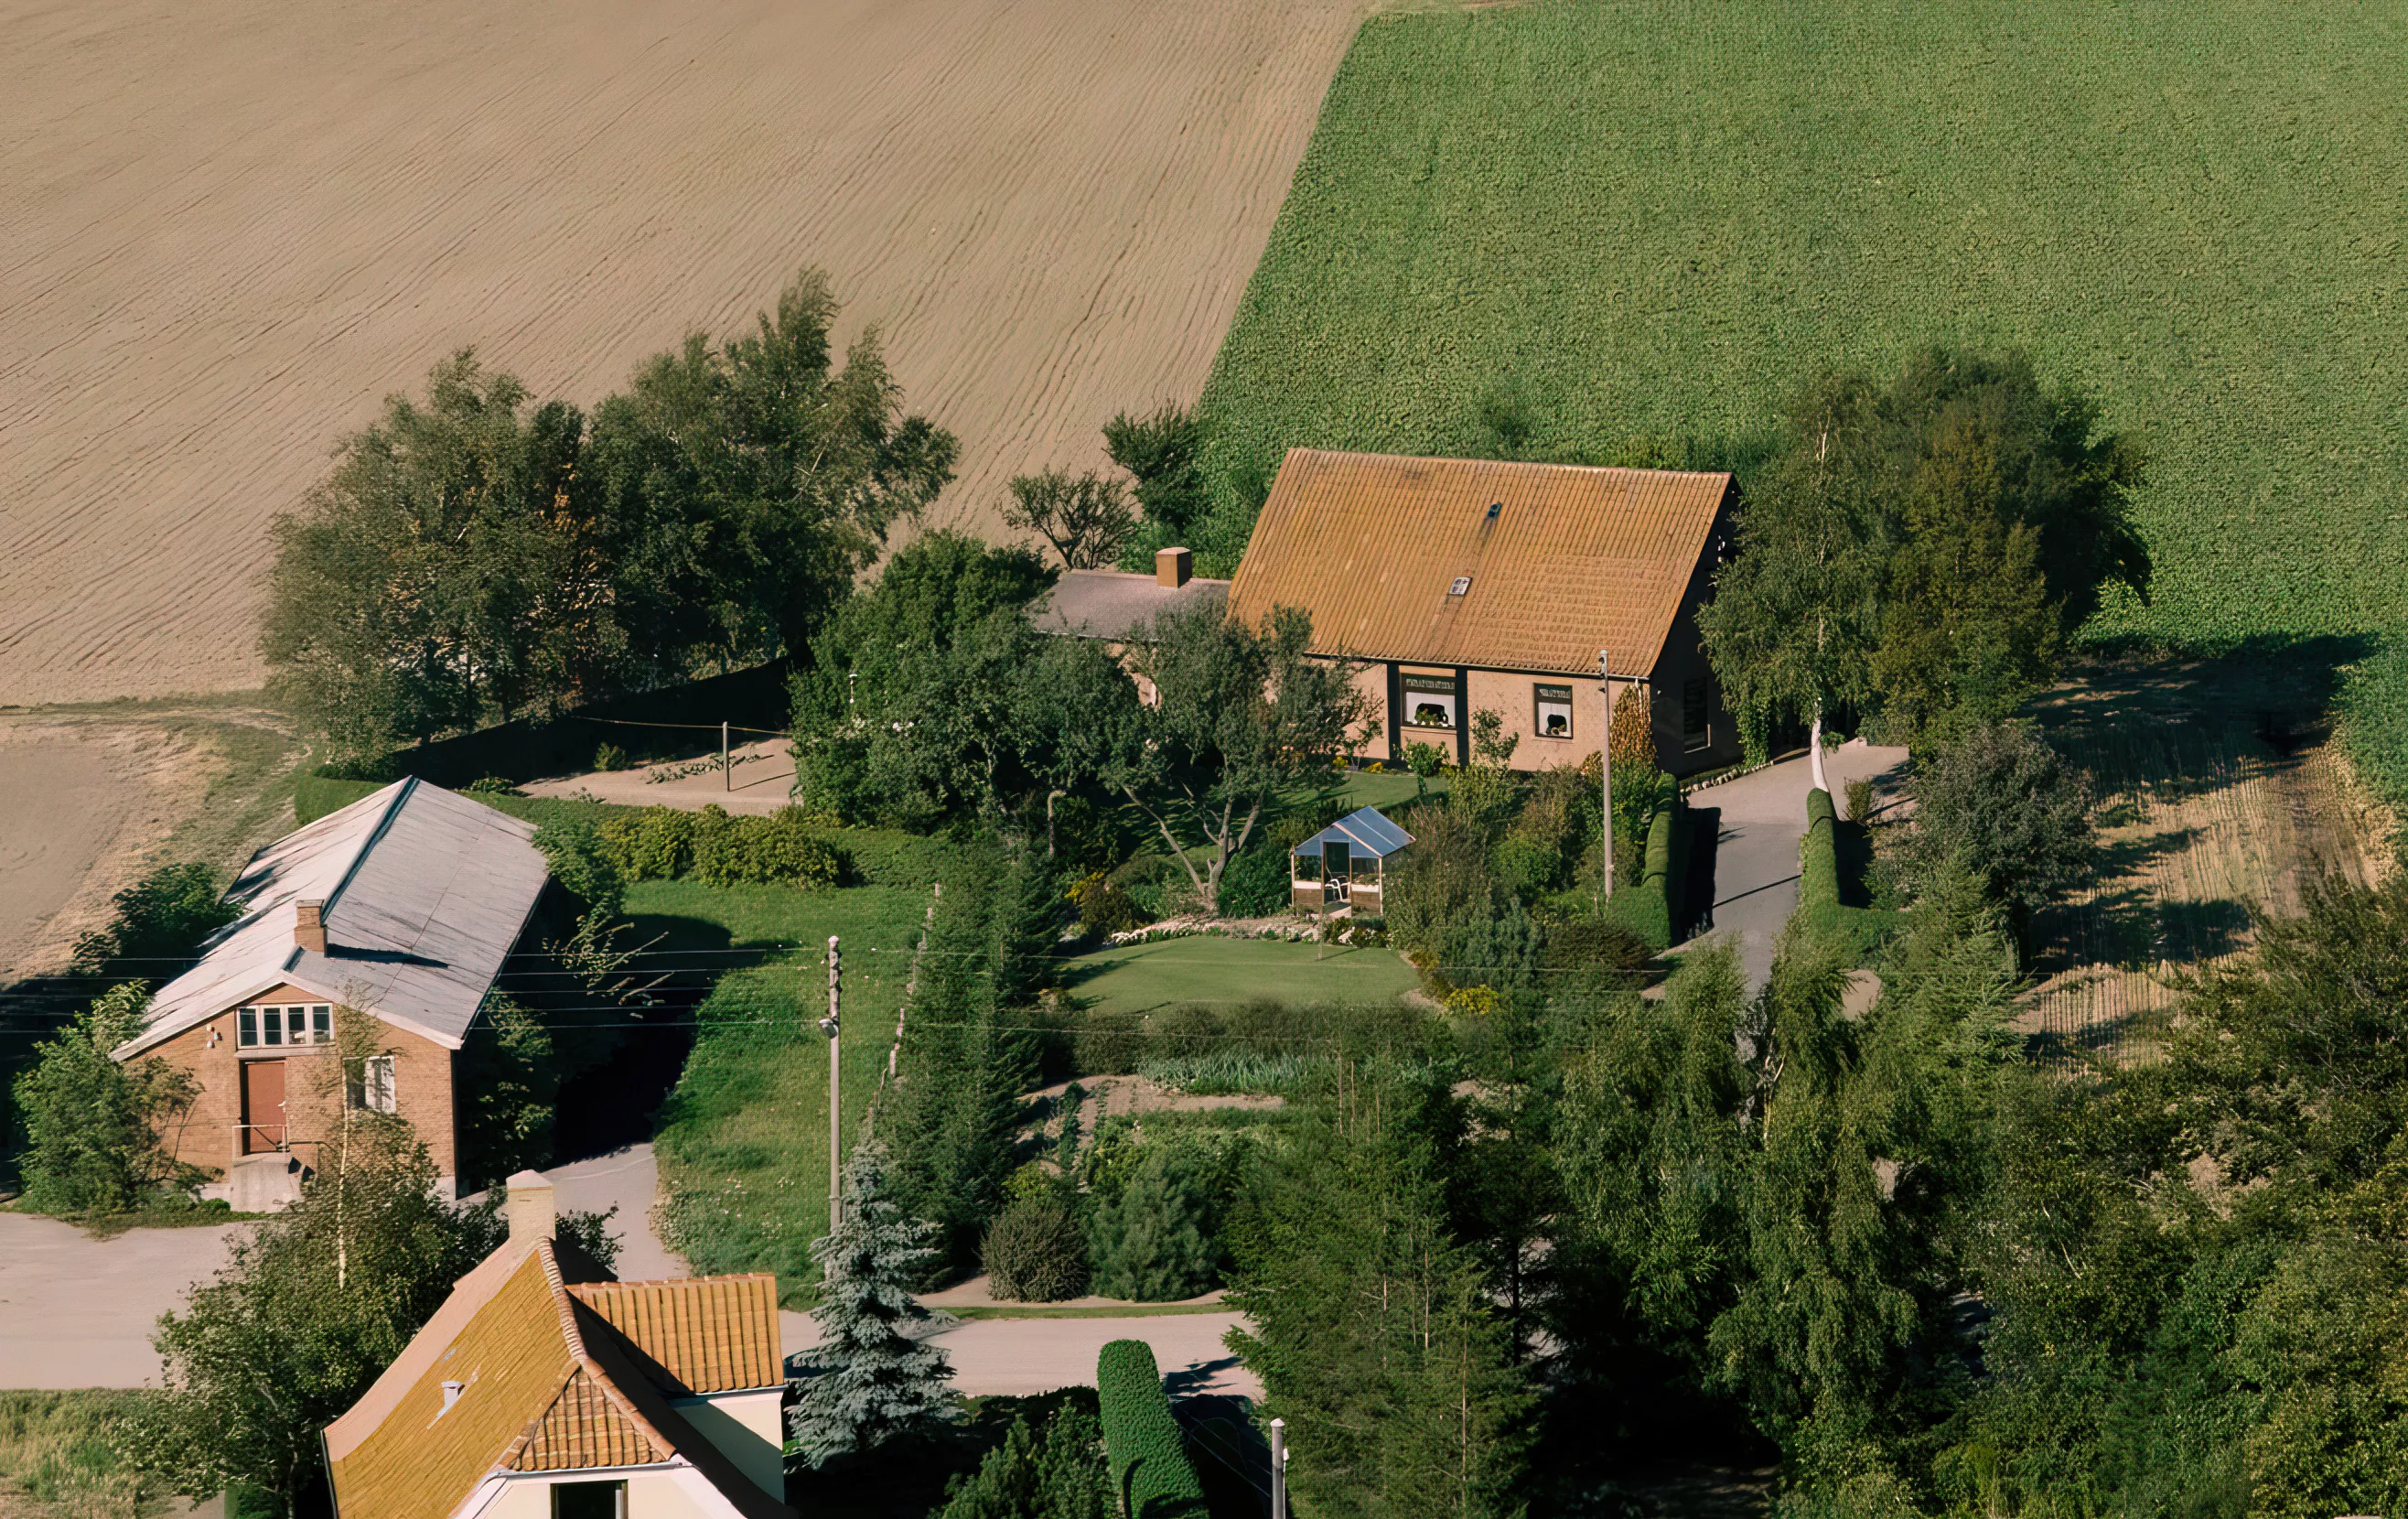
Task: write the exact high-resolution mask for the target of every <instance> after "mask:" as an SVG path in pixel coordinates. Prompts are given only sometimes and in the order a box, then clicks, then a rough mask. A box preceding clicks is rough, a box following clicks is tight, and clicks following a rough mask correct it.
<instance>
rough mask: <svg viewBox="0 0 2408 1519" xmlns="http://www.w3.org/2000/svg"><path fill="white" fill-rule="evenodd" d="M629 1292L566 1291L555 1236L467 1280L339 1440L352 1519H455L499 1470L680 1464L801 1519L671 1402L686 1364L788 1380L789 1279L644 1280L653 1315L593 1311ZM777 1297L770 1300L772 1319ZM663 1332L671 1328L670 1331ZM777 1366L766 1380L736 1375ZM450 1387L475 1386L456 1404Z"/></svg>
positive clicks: (636, 1291)
mask: <svg viewBox="0 0 2408 1519" xmlns="http://www.w3.org/2000/svg"><path fill="white" fill-rule="evenodd" d="M617 1285H618V1284H616V1283H574V1284H571V1283H566V1282H564V1281H563V1280H562V1277H561V1268H560V1261H559V1257H558V1256H557V1255H556V1254H554V1253H553V1250H552V1242H551V1241H550V1240H538V1241H536V1242H535V1244H534V1246H533V1247H532V1248H530V1247H529V1246H527V1245H526V1244H524V1243H523V1242H519V1241H509V1242H506V1243H505V1244H503V1246H502V1247H501V1248H500V1249H498V1250H496V1251H495V1253H494V1254H492V1255H491V1256H489V1257H487V1259H486V1260H485V1261H484V1263H483V1264H481V1265H480V1266H479V1267H478V1268H476V1269H475V1270H473V1271H471V1272H469V1273H468V1275H466V1276H465V1277H463V1278H461V1279H460V1282H459V1283H458V1284H457V1285H456V1286H455V1287H454V1288H453V1289H452V1296H451V1297H450V1298H448V1299H447V1300H446V1301H445V1302H444V1304H443V1306H442V1307H441V1308H440V1309H438V1310H437V1311H436V1313H435V1316H434V1317H433V1318H432V1319H430V1320H429V1321H428V1322H427V1324H426V1326H425V1327H424V1328H423V1329H421V1330H420V1331H419V1332H418V1334H417V1336H416V1337H415V1338H413V1339H412V1340H411V1341H410V1343H409V1347H408V1348H407V1349H405V1350H404V1351H403V1353H402V1354H401V1355H400V1356H398V1357H396V1358H395V1360H394V1363H393V1365H392V1366H390V1367H388V1368H386V1369H385V1373H384V1375H383V1376H381V1377H380V1378H379V1379H378V1380H377V1383H376V1385H375V1386H373V1387H371V1388H370V1389H369V1391H368V1393H367V1394H366V1396H365V1397H362V1398H361V1399H360V1401H359V1403H358V1404H357V1405H355V1406H354V1407H353V1408H352V1409H351V1412H348V1413H346V1414H344V1415H343V1417H342V1418H340V1419H338V1420H337V1421H336V1422H335V1423H334V1424H333V1425H331V1426H328V1428H327V1430H326V1455H327V1458H328V1462H329V1464H330V1466H331V1467H332V1469H333V1472H334V1480H335V1494H336V1502H337V1512H339V1513H340V1515H341V1516H342V1519H444V1516H445V1515H447V1514H449V1513H451V1512H452V1511H453V1510H454V1509H456V1508H457V1507H458V1506H459V1505H460V1503H461V1502H462V1501H463V1500H464V1499H466V1498H467V1497H468V1496H469V1494H470V1493H472V1492H473V1491H475V1489H476V1487H477V1485H478V1483H480V1482H482V1481H483V1480H484V1479H485V1478H486V1477H487V1476H488V1475H490V1474H492V1473H495V1472H497V1471H570V1470H583V1469H594V1468H598V1467H623V1466H644V1465H653V1464H658V1463H661V1462H667V1461H672V1460H680V1459H682V1460H684V1461H686V1462H690V1463H691V1464H692V1465H693V1466H694V1467H695V1468H696V1469H697V1470H699V1471H700V1473H701V1474H702V1475H703V1476H704V1477H706V1478H707V1479H709V1480H710V1483H711V1484H712V1485H713V1486H715V1487H717V1488H719V1489H720V1491H721V1492H722V1493H724V1494H725V1495H726V1497H727V1498H728V1499H729V1500H730V1502H731V1504H732V1505H733V1506H734V1507H735V1508H736V1509H737V1510H738V1512H742V1513H743V1514H745V1515H746V1516H747V1519H793V1511H792V1510H790V1509H788V1508H786V1507H785V1506H784V1505H783V1504H781V1503H779V1502H778V1501H776V1500H775V1499H774V1498H771V1497H770V1496H769V1495H768V1494H766V1493H763V1492H762V1491H761V1490H760V1489H759V1488H757V1487H755V1486H753V1483H751V1482H749V1481H747V1480H746V1479H745V1478H744V1477H743V1475H742V1474H741V1473H740V1472H738V1470H737V1469H736V1468H735V1466H734V1464H733V1463H732V1462H731V1461H730V1460H729V1459H728V1458H727V1457H726V1456H725V1455H723V1454H722V1453H721V1452H720V1451H719V1450H718V1448H717V1447H715V1446H713V1445H712V1444H711V1443H710V1441H709V1440H705V1439H703V1438H702V1437H700V1436H698V1435H697V1434H695V1431H694V1428H693V1426H690V1425H689V1424H688V1423H687V1422H686V1421H685V1419H684V1418H683V1416H682V1415H681V1414H679V1413H678V1412H676V1411H675V1410H674V1409H673V1408H671V1407H670V1405H669V1402H668V1399H669V1398H670V1397H682V1396H685V1391H686V1389H685V1387H683V1386H682V1385H681V1384H680V1383H678V1382H677V1381H675V1380H674V1379H664V1378H663V1377H662V1376H661V1374H660V1369H662V1368H667V1367H669V1366H685V1367H690V1368H695V1369H696V1371H695V1374H697V1375H703V1376H704V1380H706V1381H710V1380H711V1378H710V1376H709V1375H708V1374H706V1373H705V1372H704V1371H703V1370H702V1369H703V1368H717V1369H721V1372H722V1375H721V1376H720V1378H719V1380H718V1381H717V1382H716V1383H715V1384H714V1385H712V1386H710V1387H708V1388H702V1387H696V1388H695V1389H693V1390H695V1391H714V1392H715V1391H729V1390H735V1389H738V1388H740V1387H765V1386H775V1385H777V1383H779V1381H780V1369H779V1362H778V1340H777V1333H778V1328H777V1314H776V1311H775V1307H774V1299H775V1293H776V1279H775V1278H774V1277H769V1276H749V1277H716V1278H703V1279H699V1280H695V1281H689V1282H652V1283H634V1284H630V1285H629V1286H628V1287H626V1288H623V1289H621V1290H622V1291H623V1292H626V1293H628V1294H630V1300H631V1301H636V1302H641V1303H644V1304H646V1305H648V1308H649V1311H650V1318H649V1321H648V1322H646V1323H631V1324H630V1325H629V1326H626V1327H618V1326H614V1325H613V1324H612V1323H611V1322H610V1321H609V1320H608V1319H606V1318H604V1317H602V1316H601V1315H600V1314H598V1313H596V1312H595V1311H594V1310H592V1309H589V1308H587V1307H586V1306H585V1304H584V1298H585V1297H586V1295H587V1294H588V1293H589V1292H591V1291H593V1290H594V1289H595V1288H602V1289H609V1288H611V1287H614V1286H617ZM595 1296H599V1297H609V1296H611V1294H610V1293H609V1292H608V1291H607V1290H605V1291H602V1292H599V1293H596V1294H595ZM762 1302H768V1303H770V1304H771V1308H770V1310H769V1311H768V1312H767V1313H766V1314H764V1313H762V1312H761V1311H760V1310H759V1306H758V1305H759V1304H760V1303H762ZM623 1306H624V1305H623ZM652 1326H664V1327H663V1328H662V1330H661V1331H660V1332H659V1333H658V1334H657V1335H656V1333H655V1330H654V1329H653V1327H652ZM747 1341H758V1343H749V1342H747ZM764 1369H766V1374H763V1375H760V1376H759V1380H757V1381H753V1382H749V1383H747V1382H741V1381H735V1380H727V1379H728V1378H730V1377H734V1376H736V1375H738V1374H739V1373H741V1374H756V1373H761V1372H763V1370H764ZM447 1382H456V1383H460V1384H461V1385H460V1393H459V1397H457V1399H456V1400H455V1401H454V1402H453V1403H452V1406H451V1407H450V1408H449V1409H446V1408H445V1407H444V1404H443V1398H444V1392H443V1384H444V1383H447Z"/></svg>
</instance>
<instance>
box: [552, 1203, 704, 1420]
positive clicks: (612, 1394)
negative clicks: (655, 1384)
mask: <svg viewBox="0 0 2408 1519" xmlns="http://www.w3.org/2000/svg"><path fill="white" fill-rule="evenodd" d="M535 1253H536V1257H537V1259H538V1260H539V1261H541V1262H542V1263H543V1280H544V1283H545V1284H546V1285H547V1286H549V1287H550V1288H551V1289H552V1305H553V1306H554V1307H555V1308H557V1309H558V1310H559V1311H560V1334H561V1338H562V1339H563V1340H566V1341H567V1343H568V1354H569V1355H570V1357H571V1358H572V1361H573V1363H574V1365H573V1367H572V1369H571V1374H572V1375H573V1374H574V1370H575V1368H576V1367H581V1368H583V1369H584V1370H585V1374H586V1375H587V1376H590V1377H592V1378H593V1379H594V1382H595V1385H596V1386H598V1387H600V1388H601V1389H602V1396H603V1397H607V1398H609V1400H610V1402H611V1405H612V1406H613V1407H615V1408H616V1409H618V1411H619V1412H621V1413H622V1414H624V1415H625V1416H626V1419H627V1421H628V1422H629V1423H630V1424H633V1425H634V1426H636V1428H637V1429H638V1431H639V1432H640V1433H641V1434H642V1435H643V1437H644V1439H645V1440H649V1441H650V1442H651V1443H652V1449H653V1450H655V1451H658V1452H660V1453H661V1455H662V1456H663V1458H664V1459H666V1458H667V1457H671V1456H675V1455H680V1454H681V1453H680V1451H679V1450H678V1447H677V1441H675V1440H671V1439H669V1438H668V1437H667V1435H664V1434H662V1433H661V1432H660V1430H659V1429H658V1428H657V1427H655V1426H653V1424H652V1420H650V1419H648V1418H646V1417H644V1415H643V1413H642V1412H640V1411H639V1410H638V1409H637V1407H636V1405H635V1400H634V1399H632V1398H630V1397H628V1396H627V1395H626V1393H625V1392H624V1391H622V1390H621V1389H620V1386H619V1384H618V1383H617V1382H615V1381H613V1380H612V1379H611V1376H610V1373H609V1372H608V1371H605V1370H604V1369H602V1363H601V1362H599V1361H597V1360H595V1358H594V1354H593V1353H592V1352H591V1351H589V1350H587V1349H586V1348H585V1331H584V1330H583V1329H582V1328H581V1327H579V1326H578V1323H577V1309H578V1302H577V1295H576V1294H574V1293H572V1292H570V1291H569V1290H568V1285H567V1283H566V1282H564V1281H563V1280H562V1279H561V1275H560V1261H559V1258H558V1257H557V1256H555V1255H554V1254H552V1241H551V1240H537V1241H536V1242H535ZM588 1311H591V1310H588ZM554 1396H555V1397H556V1396H558V1395H556V1394H555V1395H554ZM538 1417H540V1416H539V1415H538Z"/></svg>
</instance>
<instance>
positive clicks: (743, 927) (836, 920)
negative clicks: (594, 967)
mask: <svg viewBox="0 0 2408 1519" xmlns="http://www.w3.org/2000/svg"><path fill="white" fill-rule="evenodd" d="M928 900H929V893H928V889H927V887H926V886H925V884H911V885H903V884H869V885H862V886H853V887H846V888H843V889H840V890H837V891H827V892H813V893H802V892H794V891H788V890H785V889H783V888H780V887H774V886H759V887H711V886H705V885H702V884H700V883H698V882H695V881H642V882H639V883H638V884H637V885H636V886H635V887H634V888H633V889H632V890H630V891H629V893H628V896H627V911H628V913H629V915H630V916H631V917H632V918H634V920H635V921H636V924H637V927H638V934H639V935H640V936H641V937H643V938H645V939H655V938H663V939H667V942H668V943H669V944H671V945H672V946H673V947H675V948H676V949H678V950H681V951H682V952H683V953H685V954H686V955H687V956H689V957H690V958H691V959H692V960H693V961H694V962H695V964H696V965H697V966H710V965H713V964H717V965H728V966H732V967H734V968H730V969H727V970H725V971H724V973H722V974H720V975H719V976H718V978H717V981H716V983H715V984H714V985H713V986H712V987H711V988H710V992H709V994H708V995H707V996H705V997H704V999H703V1000H702V1003H701V1005H700V1007H699V1008H698V1009H697V1010H696V1012H695V1021H696V1025H697V1026H696V1028H695V1044H694V1049H693V1052H692V1053H691V1054H689V1055H688V1056H687V1058H686V1064H685V1070H684V1073H683V1074H682V1075H681V1077H680V1078H679V1080H678V1084H677V1087H676V1089H675V1090H674V1091H673V1092H671V1093H670V1095H669V1098H668V1101H667V1103H666V1104H665V1105H664V1106H663V1108H662V1110H661V1114H660V1120H659V1126H658V1131H657V1134H656V1138H655V1141H654V1154H655V1155H656V1156H657V1157H658V1160H659V1164H660V1173H661V1187H662V1192H663V1195H664V1197H665V1198H666V1204H665V1207H664V1209H663V1219H662V1223H663V1226H664V1228H663V1232H664V1233H665V1235H666V1236H667V1241H668V1243H669V1245H670V1247H671V1248H672V1249H675V1250H677V1251H678V1252H680V1253H681V1254H683V1255H684V1256H685V1257H686V1258H687V1260H688V1261H689V1262H691V1263H692V1265H693V1267H694V1268H695V1270H696V1271H697V1272H702V1273H705V1274H710V1273H716V1272H724V1271H748V1270H769V1271H775V1272H777V1273H778V1276H779V1281H780V1286H781V1293H784V1294H786V1295H788V1296H791V1295H792V1294H793V1293H794V1292H795V1291H796V1289H797V1288H799V1287H800V1286H802V1285H803V1284H804V1283H806V1282H808V1281H809V1280H810V1279H811V1278H813V1277H814V1276H816V1274H817V1272H816V1268H814V1267H813V1265H812V1263H811V1259H810V1242H811V1240H815V1239H817V1238H818V1237H819V1236H820V1235H822V1234H824V1233H825V1232H826V1230H827V1169H828V1154H827V1147H828V1129H827V1086H828V1055H827V1040H826V1039H825V1038H824V1036H823V1035H822V1034H821V1033H820V1031H819V1029H818V1028H817V1026H815V1025H816V1021H817V1020H818V1019H819V1018H820V1017H821V1016H822V1015H823V1014H824V1013H825V1012H826V1010H827V971H826V959H825V953H826V951H825V945H826V942H827V939H828V936H830V935H831V934H833V935H837V936H839V938H840V939H842V946H841V948H842V951H843V955H844V1009H843V1010H844V1034H843V1039H842V1041H841V1057H842V1061H843V1067H842V1080H841V1083H840V1086H839V1093H840V1095H841V1097H842V1099H843V1105H844V1106H843V1111H844V1114H845V1120H844V1136H845V1142H846V1143H847V1144H851V1143H853V1142H854V1141H855V1140H856V1139H858V1138H859V1136H860V1133H861V1117H862V1115H863V1114H864V1113H865V1112H866V1111H867V1108H868V1105H869V1099H870V1097H871V1096H872V1095H873V1094H874V1093H875V1092H876V1090H877V1088H878V1082H879V1077H880V1076H881V1075H882V1073H883V1072H884V1070H885V1068H886V1054H887V1050H888V1048H889V1046H890V1045H891V1044H892V1042H893V1039H894V1036H895V1018H896V1010H897V1009H898V1008H899V1007H900V1006H901V1004H902V998H903V987H904V983H905V981H906V979H907V978H908V976H909V974H910V956H911V949H912V946H913V945H914V943H915V942H916V941H917V939H918V937H919V933H920V924H921V922H922V918H923V915H924V914H925V911H926V910H927V905H928Z"/></svg>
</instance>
